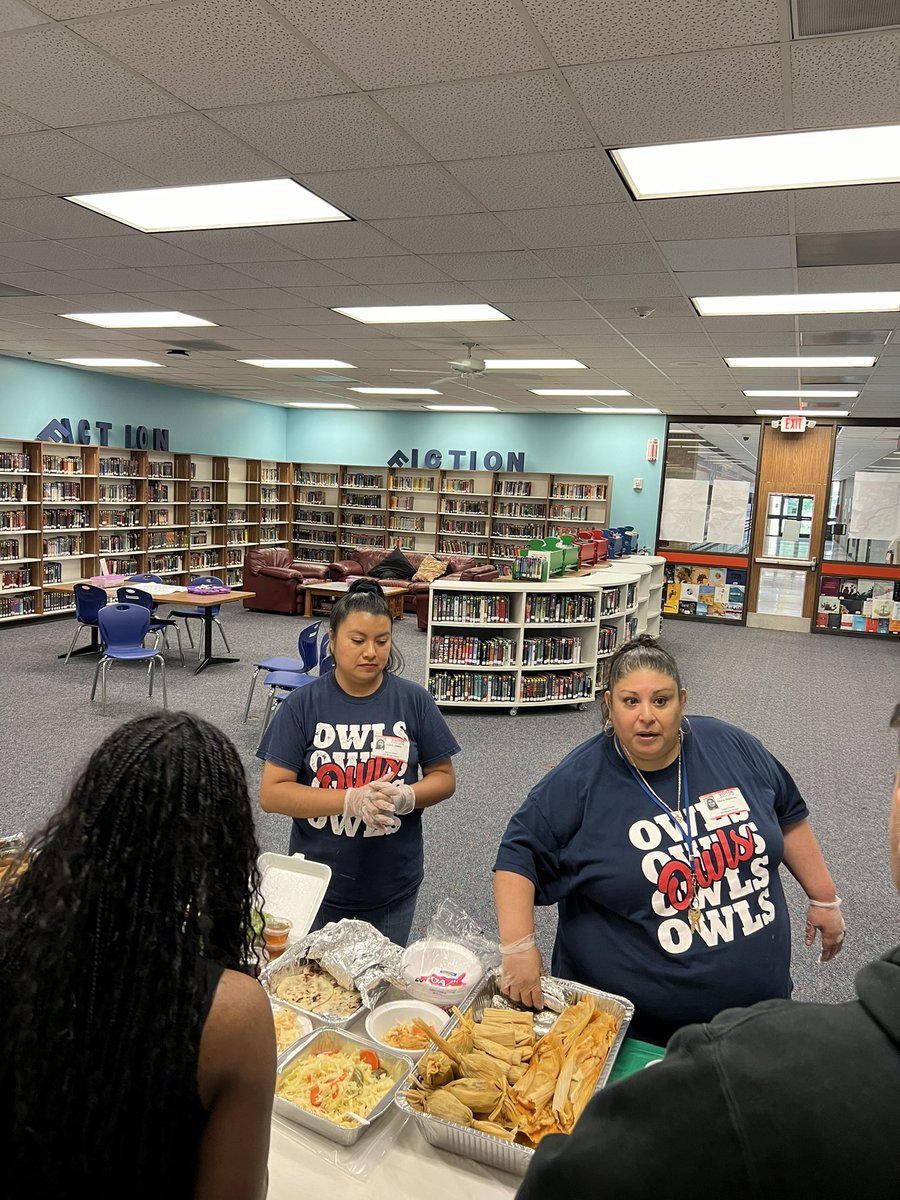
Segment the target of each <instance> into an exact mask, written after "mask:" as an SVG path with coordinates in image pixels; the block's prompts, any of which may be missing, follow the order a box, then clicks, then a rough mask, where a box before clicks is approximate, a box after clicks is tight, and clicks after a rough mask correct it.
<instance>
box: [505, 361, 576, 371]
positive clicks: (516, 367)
mask: <svg viewBox="0 0 900 1200" xmlns="http://www.w3.org/2000/svg"><path fill="white" fill-rule="evenodd" d="M484 368H485V370H486V371H530V370H535V371H586V370H587V367H586V366H585V365H584V363H583V362H579V361H578V359H577V358H486V359H485V360H484Z"/></svg>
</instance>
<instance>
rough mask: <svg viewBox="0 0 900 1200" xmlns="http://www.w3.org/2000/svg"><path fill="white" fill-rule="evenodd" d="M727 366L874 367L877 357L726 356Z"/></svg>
mask: <svg viewBox="0 0 900 1200" xmlns="http://www.w3.org/2000/svg"><path fill="white" fill-rule="evenodd" d="M725 361H726V363H728V365H729V367H798V368H800V369H801V370H803V369H805V368H807V367H857V368H860V367H874V366H875V363H876V362H877V359H876V358H875V356H874V355H872V354H867V355H864V356H859V355H857V356H853V355H846V354H844V355H840V354H831V355H828V354H816V355H810V356H809V357H808V358H804V357H802V356H801V355H798V354H791V355H784V356H781V357H771V356H770V357H762V358H726V359H725Z"/></svg>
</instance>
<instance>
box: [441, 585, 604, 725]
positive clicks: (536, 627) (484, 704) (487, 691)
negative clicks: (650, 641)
mask: <svg viewBox="0 0 900 1200" xmlns="http://www.w3.org/2000/svg"><path fill="white" fill-rule="evenodd" d="M600 592H601V588H600V586H599V585H598V584H597V583H595V582H594V581H593V580H591V581H588V582H585V581H583V580H579V579H572V580H566V581H561V582H560V583H558V584H557V583H550V584H546V583H544V584H531V583H512V582H509V583H507V582H501V581H500V580H496V581H494V582H491V583H464V582H461V581H447V582H442V581H441V580H440V579H438V580H435V582H434V583H433V584H432V585H431V589H430V592H429V611H428V648H427V657H426V668H425V686H426V687H427V688H428V689H429V690H430V692H431V694H432V695H433V696H434V698H435V701H436V703H437V704H438V705H439V706H440V707H442V708H445V707H446V708H456V707H472V706H474V707H477V708H506V709H508V710H509V712H510V714H511V715H513V716H514V715H515V714H516V713H517V712H518V710H519V708H526V707H527V708H531V707H535V708H536V707H541V708H543V707H547V706H558V705H563V704H574V705H576V706H577V707H579V708H583V707H584V706H585V705H586V704H590V703H592V701H593V699H594V692H595V685H596V673H597V635H598V627H599V622H600Z"/></svg>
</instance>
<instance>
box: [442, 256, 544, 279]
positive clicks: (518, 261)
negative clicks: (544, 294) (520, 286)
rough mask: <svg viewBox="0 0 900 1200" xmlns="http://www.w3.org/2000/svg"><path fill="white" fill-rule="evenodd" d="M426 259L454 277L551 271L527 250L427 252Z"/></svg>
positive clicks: (527, 275) (500, 276)
mask: <svg viewBox="0 0 900 1200" xmlns="http://www.w3.org/2000/svg"><path fill="white" fill-rule="evenodd" d="M425 257H426V259H427V260H428V262H430V263H431V264H432V265H433V266H435V267H438V268H439V269H440V270H441V271H445V272H446V273H447V274H448V275H449V276H451V278H453V279H461V280H463V281H465V280H469V279H540V278H544V277H548V276H551V275H552V274H553V272H552V271H551V270H550V268H549V267H548V266H546V265H545V264H544V263H542V262H541V261H540V259H539V258H537V257H536V256H535V255H534V254H530V253H529V252H528V251H526V250H519V251H511V252H509V253H506V254H495V253H485V254H429V255H426V256H425Z"/></svg>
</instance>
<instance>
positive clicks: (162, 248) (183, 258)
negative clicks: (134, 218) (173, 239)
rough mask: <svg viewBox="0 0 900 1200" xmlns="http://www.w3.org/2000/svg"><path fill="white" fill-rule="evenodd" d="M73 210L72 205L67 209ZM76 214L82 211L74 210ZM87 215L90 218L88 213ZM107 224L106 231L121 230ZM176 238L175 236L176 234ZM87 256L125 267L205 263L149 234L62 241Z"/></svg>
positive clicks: (108, 222) (111, 222)
mask: <svg viewBox="0 0 900 1200" xmlns="http://www.w3.org/2000/svg"><path fill="white" fill-rule="evenodd" d="M68 207H69V208H73V206H72V205H69V206H68ZM75 211H82V210H78V209H75ZM85 215H88V216H89V215H91V214H88V213H85ZM99 219H100V220H103V221H104V226H105V228H106V229H107V230H110V229H113V230H115V229H121V225H118V224H117V223H116V222H114V221H106V219H105V218H99ZM173 236H174V235H173ZM63 245H65V246H71V247H73V249H75V250H83V251H84V253H85V254H91V255H97V256H102V257H103V258H104V259H110V260H111V261H112V262H116V263H118V264H119V265H120V266H123V267H186V266H190V265H191V264H194V263H197V264H202V263H203V262H204V260H203V259H202V258H199V257H198V256H197V255H196V254H191V253H189V252H188V251H187V250H184V249H181V248H180V247H179V246H174V245H169V243H168V242H166V241H164V240H163V239H162V238H158V237H153V236H152V235H150V234H146V233H134V234H124V235H120V236H117V237H73V238H69V239H67V240H66V241H64V242H63Z"/></svg>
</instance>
